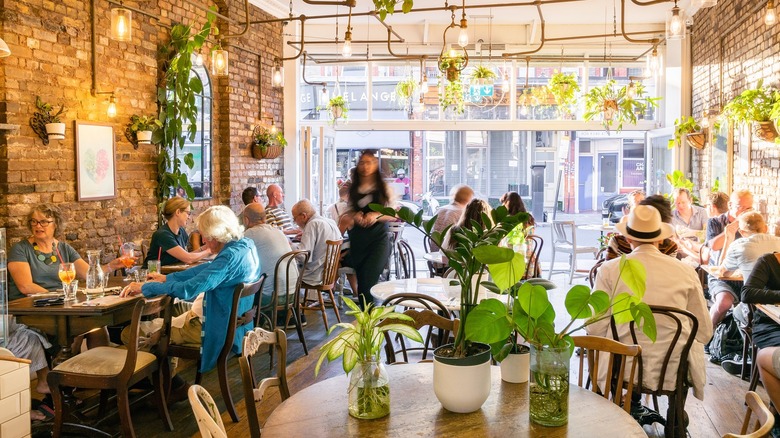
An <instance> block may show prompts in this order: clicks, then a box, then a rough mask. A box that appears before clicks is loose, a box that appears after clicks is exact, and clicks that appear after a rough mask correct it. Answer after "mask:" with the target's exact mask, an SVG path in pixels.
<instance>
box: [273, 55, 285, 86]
mask: <svg viewBox="0 0 780 438" xmlns="http://www.w3.org/2000/svg"><path fill="white" fill-rule="evenodd" d="M271 83H272V84H273V86H274V87H276V88H281V87H284V67H282V66H281V64H279V61H276V65H275V66H274V73H273V77H272V80H271Z"/></svg>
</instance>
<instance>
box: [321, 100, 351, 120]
mask: <svg viewBox="0 0 780 438" xmlns="http://www.w3.org/2000/svg"><path fill="white" fill-rule="evenodd" d="M326 108H327V109H328V117H329V118H330V123H331V125H333V124H335V123H336V121H337V120H338V119H344V121H346V120H347V118H348V114H349V105H348V104H347V101H346V99H344V96H341V95H338V96H334V97H331V98H330V100H329V101H328V105H327V106H326Z"/></svg>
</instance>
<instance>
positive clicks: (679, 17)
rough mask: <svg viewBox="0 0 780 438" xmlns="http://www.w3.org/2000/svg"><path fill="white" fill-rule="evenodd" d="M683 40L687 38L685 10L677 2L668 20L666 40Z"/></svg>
mask: <svg viewBox="0 0 780 438" xmlns="http://www.w3.org/2000/svg"><path fill="white" fill-rule="evenodd" d="M683 38H685V10H684V9H680V8H679V7H678V6H677V1H676V0H675V2H674V7H673V8H672V10H671V11H669V14H668V15H667V18H666V39H668V40H680V39H683Z"/></svg>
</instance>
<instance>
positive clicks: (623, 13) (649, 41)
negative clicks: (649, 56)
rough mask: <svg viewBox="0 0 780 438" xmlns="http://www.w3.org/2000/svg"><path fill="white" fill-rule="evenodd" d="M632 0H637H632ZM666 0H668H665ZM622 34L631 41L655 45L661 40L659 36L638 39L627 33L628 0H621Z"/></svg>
mask: <svg viewBox="0 0 780 438" xmlns="http://www.w3.org/2000/svg"><path fill="white" fill-rule="evenodd" d="M631 1H635V0H631ZM664 1H666V0H664ZM620 34H621V35H622V36H623V38H625V39H626V41H628V42H629V43H635V44H652V45H653V46H657V45H658V44H659V43H660V42H661V41H660V40H659V39H658V38H651V39H647V40H637V39H634V38H631V37H630V36H628V35H627V34H626V0H620Z"/></svg>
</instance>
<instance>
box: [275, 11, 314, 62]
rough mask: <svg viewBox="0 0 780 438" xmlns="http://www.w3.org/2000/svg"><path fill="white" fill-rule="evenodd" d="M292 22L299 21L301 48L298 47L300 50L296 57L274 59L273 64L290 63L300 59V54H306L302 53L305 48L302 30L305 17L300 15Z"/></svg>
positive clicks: (304, 24)
mask: <svg viewBox="0 0 780 438" xmlns="http://www.w3.org/2000/svg"><path fill="white" fill-rule="evenodd" d="M294 20H300V22H301V47H300V50H298V54H297V55H295V56H291V57H289V58H274V62H275V63H277V64H278V63H280V62H282V61H292V60H295V59H298V58H300V57H301V55H302V54H304V53H306V52H304V51H303V49H304V46H305V33H304V28H305V26H306V16H305V15H301V16H300V17H297V18H294ZM304 59H305V58H304Z"/></svg>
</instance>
